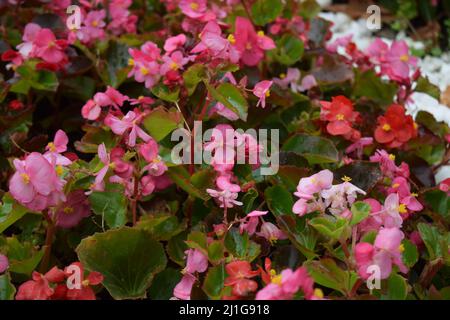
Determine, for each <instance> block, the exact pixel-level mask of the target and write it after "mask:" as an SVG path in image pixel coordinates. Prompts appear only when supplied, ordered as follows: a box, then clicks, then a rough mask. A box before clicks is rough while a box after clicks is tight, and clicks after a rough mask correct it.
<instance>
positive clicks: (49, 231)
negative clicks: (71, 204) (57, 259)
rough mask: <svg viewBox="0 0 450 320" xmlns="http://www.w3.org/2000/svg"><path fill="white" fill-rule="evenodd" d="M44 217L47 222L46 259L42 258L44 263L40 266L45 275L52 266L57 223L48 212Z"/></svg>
mask: <svg viewBox="0 0 450 320" xmlns="http://www.w3.org/2000/svg"><path fill="white" fill-rule="evenodd" d="M44 217H45V220H47V223H48V225H47V233H46V235H45V252H44V257H43V258H42V262H41V266H40V271H41V273H44V272H46V271H47V270H48V267H49V264H50V255H51V252H52V243H53V238H54V235H55V229H56V228H55V223H54V221H53V220H52V218H51V217H50V215H49V214H48V211H47V212H44Z"/></svg>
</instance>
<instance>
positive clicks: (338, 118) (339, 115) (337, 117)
mask: <svg viewBox="0 0 450 320" xmlns="http://www.w3.org/2000/svg"><path fill="white" fill-rule="evenodd" d="M336 119H337V120H344V119H345V116H344V115H343V114H342V113H339V114H338V115H337V116H336Z"/></svg>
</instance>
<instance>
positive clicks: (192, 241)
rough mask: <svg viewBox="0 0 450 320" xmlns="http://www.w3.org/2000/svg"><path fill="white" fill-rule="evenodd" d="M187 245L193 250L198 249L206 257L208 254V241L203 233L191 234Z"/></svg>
mask: <svg viewBox="0 0 450 320" xmlns="http://www.w3.org/2000/svg"><path fill="white" fill-rule="evenodd" d="M186 244H187V245H188V246H189V247H190V248H192V249H198V250H200V251H202V252H203V253H204V254H205V255H207V254H208V240H207V237H206V234H205V233H203V232H201V231H192V232H191V233H189V235H188V238H187V240H186Z"/></svg>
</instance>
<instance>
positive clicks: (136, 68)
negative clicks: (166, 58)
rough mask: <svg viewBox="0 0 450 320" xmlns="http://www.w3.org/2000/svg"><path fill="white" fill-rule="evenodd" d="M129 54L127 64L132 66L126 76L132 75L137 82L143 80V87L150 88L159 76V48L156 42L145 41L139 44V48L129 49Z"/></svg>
mask: <svg viewBox="0 0 450 320" xmlns="http://www.w3.org/2000/svg"><path fill="white" fill-rule="evenodd" d="M128 52H129V53H130V55H131V59H129V61H128V64H129V65H130V66H132V69H131V71H130V72H129V73H128V77H131V76H134V79H135V80H136V81H137V82H145V87H146V88H147V89H150V88H151V87H153V86H154V85H155V84H156V83H157V82H158V81H159V78H160V65H159V60H160V59H161V55H160V54H161V50H160V49H159V48H158V46H157V45H156V44H154V43H153V42H151V41H147V42H146V43H144V44H143V45H142V46H141V50H138V49H129V50H128Z"/></svg>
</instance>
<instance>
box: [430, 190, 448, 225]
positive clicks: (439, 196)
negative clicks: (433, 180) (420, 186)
mask: <svg viewBox="0 0 450 320" xmlns="http://www.w3.org/2000/svg"><path fill="white" fill-rule="evenodd" d="M425 201H426V203H427V204H428V205H429V206H430V207H431V208H432V209H433V211H434V212H436V213H438V214H440V215H441V216H443V217H444V218H445V219H446V220H447V221H450V197H449V196H447V194H446V193H445V192H443V191H441V190H432V191H428V192H426V193H425Z"/></svg>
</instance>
